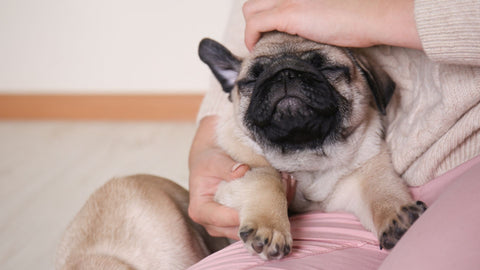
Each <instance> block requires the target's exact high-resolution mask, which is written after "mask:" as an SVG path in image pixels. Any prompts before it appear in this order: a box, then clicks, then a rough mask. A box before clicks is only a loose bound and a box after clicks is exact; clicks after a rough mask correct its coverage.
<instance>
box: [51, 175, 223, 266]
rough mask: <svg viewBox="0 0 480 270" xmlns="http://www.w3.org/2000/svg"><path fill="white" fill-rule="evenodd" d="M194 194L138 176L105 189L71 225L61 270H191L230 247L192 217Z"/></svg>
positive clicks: (111, 183)
mask: <svg viewBox="0 0 480 270" xmlns="http://www.w3.org/2000/svg"><path fill="white" fill-rule="evenodd" d="M187 208H188V192H187V191H186V190H185V189H183V188H182V187H180V186H179V185H177V184H175V183H173V182H171V181H169V180H166V179H164V178H160V177H155V176H151V175H134V176H129V177H123V178H116V179H112V180H110V181H109V182H107V183H106V184H105V185H103V186H102V187H101V188H99V189H98V190H97V191H96V192H95V193H94V194H93V195H92V196H91V197H90V198H89V199H88V201H87V202H86V204H85V205H84V206H83V208H82V209H81V210H80V212H79V213H78V214H77V215H76V217H75V218H74V220H73V221H72V222H71V224H70V225H69V227H68V229H67V231H66V232H65V234H64V236H63V239H62V241H61V243H60V246H59V249H58V252H57V261H56V268H57V269H185V268H187V267H188V266H190V265H192V264H194V263H196V262H197V261H199V260H200V259H202V258H203V257H205V256H207V255H209V254H210V253H211V252H213V251H215V250H216V249H219V248H222V247H224V246H225V245H226V244H227V243H228V242H227V241H226V240H225V239H218V238H217V239H214V238H212V237H210V236H208V234H207V233H206V232H205V230H204V229H203V228H202V227H201V226H200V225H198V224H195V223H194V222H193V221H191V220H190V218H189V217H188V214H187Z"/></svg>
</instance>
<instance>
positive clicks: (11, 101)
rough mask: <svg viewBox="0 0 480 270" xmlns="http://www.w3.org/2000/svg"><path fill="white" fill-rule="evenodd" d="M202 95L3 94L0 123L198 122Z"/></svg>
mask: <svg viewBox="0 0 480 270" xmlns="http://www.w3.org/2000/svg"><path fill="white" fill-rule="evenodd" d="M202 98H203V96H202V95H194V94H192V95H115V94H112V95H108V94H105V95H50V94H48V95H14V94H12V95H9V94H0V120H120V121H121V120H152V121H156V120H160V121H195V118H196V115H197V112H198V109H199V108H200V103H201V101H202Z"/></svg>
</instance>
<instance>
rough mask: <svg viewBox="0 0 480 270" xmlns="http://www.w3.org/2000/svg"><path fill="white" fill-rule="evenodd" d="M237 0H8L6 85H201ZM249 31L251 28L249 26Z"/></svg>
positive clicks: (157, 89)
mask: <svg viewBox="0 0 480 270" xmlns="http://www.w3.org/2000/svg"><path fill="white" fill-rule="evenodd" d="M231 6H232V0H1V1H0V93H67V94H69V93H112V92H113V93H201V92H203V91H204V90H205V89H207V87H208V84H209V74H210V73H209V71H208V69H207V67H206V66H205V65H204V64H203V63H201V62H200V60H199V59H198V56H197V45H198V42H199V41H200V40H201V39H202V38H203V37H207V36H208V37H212V38H215V39H221V38H222V36H223V33H224V31H225V25H226V22H227V20H228V16H229V13H230V8H231ZM242 34H243V33H242Z"/></svg>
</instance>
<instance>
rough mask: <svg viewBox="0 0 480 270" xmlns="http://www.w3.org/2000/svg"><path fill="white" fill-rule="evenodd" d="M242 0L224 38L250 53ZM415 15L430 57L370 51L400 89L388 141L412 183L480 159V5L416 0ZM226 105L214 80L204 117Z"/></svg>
mask: <svg viewBox="0 0 480 270" xmlns="http://www.w3.org/2000/svg"><path fill="white" fill-rule="evenodd" d="M243 2H244V1H242V0H238V1H235V3H234V5H233V10H232V16H231V18H230V22H229V27H228V28H227V33H226V36H225V40H224V44H225V45H226V46H227V47H228V48H230V49H231V50H232V51H233V52H234V53H235V54H237V55H239V56H242V55H245V54H246V53H247V50H246V48H245V46H244V43H243V32H244V22H243V17H242V14H241V6H242V4H243ZM415 17H416V23H417V29H418V32H419V35H420V38H421V41H422V45H423V48H424V52H423V51H418V50H411V49H405V48H397V47H387V46H378V47H373V48H368V49H366V50H367V53H368V54H370V56H371V57H373V58H374V59H375V60H376V61H377V63H379V65H381V66H382V67H383V68H384V69H385V70H386V71H387V72H388V73H389V75H390V76H391V77H392V79H393V80H394V81H395V82H396V84H397V89H396V94H395V96H394V97H393V99H392V102H391V103H390V105H389V107H388V112H387V118H388V128H387V143H388V145H389V147H390V149H391V152H392V160H393V164H394V166H395V169H396V170H397V172H398V173H399V174H401V175H402V177H403V178H404V179H405V180H406V181H407V182H408V183H409V184H410V185H412V186H418V185H422V184H424V183H426V182H428V181H429V180H431V179H432V178H434V177H436V176H439V175H441V174H442V173H444V172H446V171H448V170H450V169H452V168H454V167H456V166H458V165H459V164H461V163H463V162H465V161H467V160H469V159H471V158H473V157H474V156H477V155H479V154H480V1H468V0H457V1H448V0H417V1H415ZM212 81H213V80H212ZM228 108H229V102H228V100H227V99H226V95H225V94H224V93H223V92H222V90H221V88H220V87H219V85H218V83H216V82H213V83H212V87H211V89H210V90H209V91H208V92H207V94H206V95H205V98H204V101H203V103H202V106H201V108H200V112H199V115H198V120H200V119H202V118H203V117H205V116H207V115H216V114H219V113H221V112H222V111H224V110H228Z"/></svg>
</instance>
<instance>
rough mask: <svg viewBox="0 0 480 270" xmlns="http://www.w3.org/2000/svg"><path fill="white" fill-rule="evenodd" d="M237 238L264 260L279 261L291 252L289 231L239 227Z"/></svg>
mask: <svg viewBox="0 0 480 270" xmlns="http://www.w3.org/2000/svg"><path fill="white" fill-rule="evenodd" d="M239 236H240V238H241V239H242V241H243V242H244V243H245V246H246V247H247V249H248V250H250V251H251V252H252V253H254V254H258V255H259V256H260V257H261V258H262V259H264V260H270V259H280V258H282V257H283V256H285V255H288V254H289V253H290V251H291V246H292V237H291V235H290V230H289V229H288V230H282V231H280V230H279V229H278V228H272V227H269V226H257V225H254V224H249V225H245V226H242V227H240V230H239Z"/></svg>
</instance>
